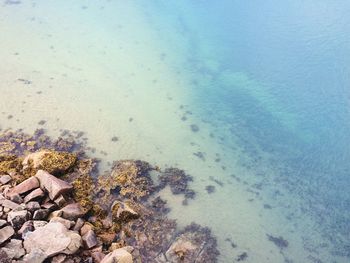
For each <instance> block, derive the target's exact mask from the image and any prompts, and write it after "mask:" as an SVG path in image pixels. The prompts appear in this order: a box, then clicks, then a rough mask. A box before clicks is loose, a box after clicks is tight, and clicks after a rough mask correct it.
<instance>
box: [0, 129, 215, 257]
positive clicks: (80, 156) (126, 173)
mask: <svg viewBox="0 0 350 263" xmlns="http://www.w3.org/2000/svg"><path fill="white" fill-rule="evenodd" d="M80 137H81V134H75V135H74V134H70V133H68V132H66V133H65V134H64V136H62V137H60V138H58V139H57V140H51V139H50V138H49V137H48V136H46V135H45V134H44V132H43V131H42V130H39V131H37V132H36V133H35V134H34V135H33V136H29V135H26V134H24V133H23V132H21V131H17V132H12V131H5V132H3V133H1V134H0V262H29V263H37V262H38V263H39V262H55V263H59V262H60V263H61V262H67V263H68V262H101V263H112V262H120V263H121V262H123V263H129V262H159V263H163V262H217V257H218V255H219V252H218V250H217V244H216V239H215V238H214V237H213V236H212V234H211V232H210V230H209V229H208V228H205V227H202V226H199V225H197V224H195V223H192V224H191V225H189V226H187V227H185V228H184V229H178V227H177V224H176V221H175V220H172V219H169V218H167V213H168V212H169V207H167V206H166V201H165V200H162V199H161V197H160V196H159V195H158V193H159V191H160V190H161V189H163V188H164V187H170V189H171V191H172V193H173V194H177V195H178V194H181V195H183V196H184V202H183V204H184V205H186V204H187V203H188V199H191V198H194V197H195V192H194V191H192V190H191V189H190V188H189V186H188V182H189V181H191V180H192V178H191V177H190V176H188V175H187V174H186V173H185V172H184V171H182V170H179V169H177V168H168V169H165V170H160V169H159V168H158V167H153V166H152V165H150V164H149V163H147V162H144V161H140V160H120V161H116V162H115V163H114V164H113V166H112V169H111V171H110V172H107V173H104V174H101V175H99V174H98V170H97V165H98V162H97V160H94V159H91V158H88V157H87V156H86V154H85V149H86V146H85V143H84V140H79V138H80Z"/></svg>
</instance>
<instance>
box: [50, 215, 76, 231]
mask: <svg viewBox="0 0 350 263" xmlns="http://www.w3.org/2000/svg"><path fill="white" fill-rule="evenodd" d="M51 222H59V223H61V224H62V225H64V226H65V227H66V228H67V229H70V228H71V227H72V226H74V221H70V220H67V219H64V218H62V217H59V216H55V217H52V218H51V219H50V223H51Z"/></svg>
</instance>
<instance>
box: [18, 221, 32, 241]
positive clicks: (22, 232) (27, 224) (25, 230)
mask: <svg viewBox="0 0 350 263" xmlns="http://www.w3.org/2000/svg"><path fill="white" fill-rule="evenodd" d="M32 231H34V224H33V221H26V222H25V223H24V224H23V225H22V227H21V228H20V229H19V230H18V231H17V233H18V234H19V235H21V236H22V238H23V239H24V238H25V235H26V234H27V233H28V232H32Z"/></svg>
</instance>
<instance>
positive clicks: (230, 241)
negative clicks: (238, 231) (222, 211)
mask: <svg viewBox="0 0 350 263" xmlns="http://www.w3.org/2000/svg"><path fill="white" fill-rule="evenodd" d="M225 241H226V242H229V243H230V245H231V247H232V248H236V247H237V245H236V244H235V243H234V242H233V240H232V239H231V238H230V237H228V238H226V239H225Z"/></svg>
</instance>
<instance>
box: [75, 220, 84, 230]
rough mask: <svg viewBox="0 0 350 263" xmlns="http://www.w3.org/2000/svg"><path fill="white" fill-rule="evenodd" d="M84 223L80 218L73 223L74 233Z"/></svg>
mask: <svg viewBox="0 0 350 263" xmlns="http://www.w3.org/2000/svg"><path fill="white" fill-rule="evenodd" d="M84 223H85V220H84V219H82V218H78V219H77V221H76V222H75V226H74V228H73V230H74V231H76V232H79V231H80V229H81V228H82V227H83V225H84Z"/></svg>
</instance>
